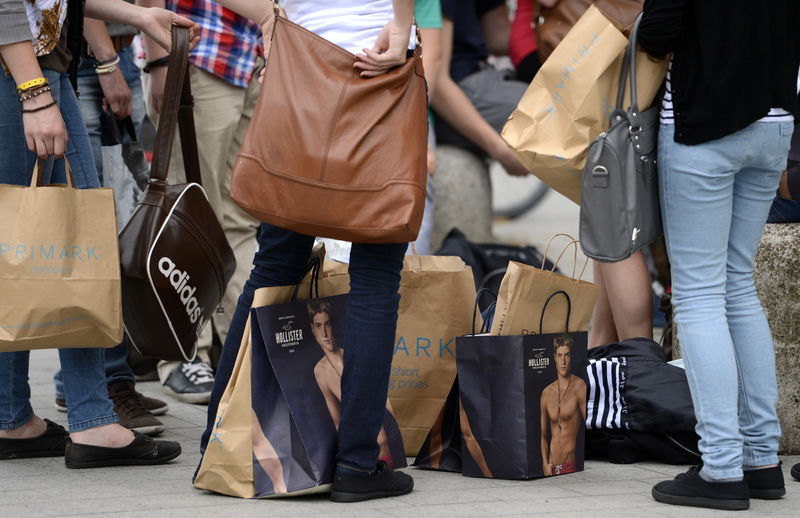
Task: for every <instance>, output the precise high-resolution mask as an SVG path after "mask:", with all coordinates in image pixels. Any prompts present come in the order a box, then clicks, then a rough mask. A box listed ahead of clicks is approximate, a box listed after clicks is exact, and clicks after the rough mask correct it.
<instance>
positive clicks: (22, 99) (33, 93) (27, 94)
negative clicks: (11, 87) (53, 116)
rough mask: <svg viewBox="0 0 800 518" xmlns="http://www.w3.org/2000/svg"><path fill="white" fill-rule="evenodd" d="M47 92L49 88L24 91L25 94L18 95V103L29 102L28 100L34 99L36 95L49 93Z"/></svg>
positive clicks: (42, 87)
mask: <svg viewBox="0 0 800 518" xmlns="http://www.w3.org/2000/svg"><path fill="white" fill-rule="evenodd" d="M49 91H50V87H49V86H40V87H39V88H37V89H30V90H26V91H25V92H23V93H21V94H20V95H19V100H20V102H25V101H29V100H31V99H33V98H34V97H36V96H37V95H42V94H43V93H45V92H49Z"/></svg>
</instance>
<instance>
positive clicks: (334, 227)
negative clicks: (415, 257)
mask: <svg viewBox="0 0 800 518" xmlns="http://www.w3.org/2000/svg"><path fill="white" fill-rule="evenodd" d="M239 206H241V207H243V208H249V209H255V210H257V211H258V212H259V213H261V214H267V215H269V216H274V217H275V218H277V219H280V220H283V221H288V222H291V223H299V224H301V225H307V226H313V227H317V228H325V229H331V230H337V231H340V230H342V229H346V230H372V231H378V232H385V231H386V230H392V231H397V230H403V229H407V228H408V225H407V224H402V225H399V226H397V227H386V226H378V227H356V226H353V225H346V226H343V225H325V224H323V223H315V222H313V221H306V220H300V219H294V218H287V217H285V216H281V215H279V214H275V213H273V212H267V211H265V210H263V209H260V208H258V207H253V206H252V205H248V204H246V203H240V204H239Z"/></svg>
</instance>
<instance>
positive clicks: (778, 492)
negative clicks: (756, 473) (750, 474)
mask: <svg viewBox="0 0 800 518" xmlns="http://www.w3.org/2000/svg"><path fill="white" fill-rule="evenodd" d="M785 494H786V488H785V487H782V488H779V489H750V498H757V499H759V500H778V499H779V498H783V495H785Z"/></svg>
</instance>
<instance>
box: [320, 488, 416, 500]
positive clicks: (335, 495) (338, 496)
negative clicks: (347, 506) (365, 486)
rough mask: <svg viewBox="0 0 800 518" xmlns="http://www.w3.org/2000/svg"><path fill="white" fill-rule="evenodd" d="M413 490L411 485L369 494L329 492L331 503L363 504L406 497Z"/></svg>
mask: <svg viewBox="0 0 800 518" xmlns="http://www.w3.org/2000/svg"><path fill="white" fill-rule="evenodd" d="M412 489H414V484H413V483H412V484H411V485H410V486H409V487H407V488H403V489H398V490H395V491H373V492H371V493H347V492H344V491H335V490H334V491H331V501H333V502H363V501H364V500H372V499H375V498H387V497H391V496H401V495H406V494H408V493H410V492H411V490H412Z"/></svg>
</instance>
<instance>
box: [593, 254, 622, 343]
mask: <svg viewBox="0 0 800 518" xmlns="http://www.w3.org/2000/svg"><path fill="white" fill-rule="evenodd" d="M594 282H595V283H596V284H597V285H598V286H600V291H599V292H598V294H597V302H595V304H594V311H593V312H592V327H591V329H590V330H589V349H592V348H594V347H599V346H601V345H605V344H609V343H611V342H616V341H617V328H616V326H615V325H614V316H613V315H612V314H611V305H610V304H609V303H608V292H607V291H606V283H605V282H604V280H603V272H602V269H601V268H600V263H598V262H597V261H595V262H594Z"/></svg>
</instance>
